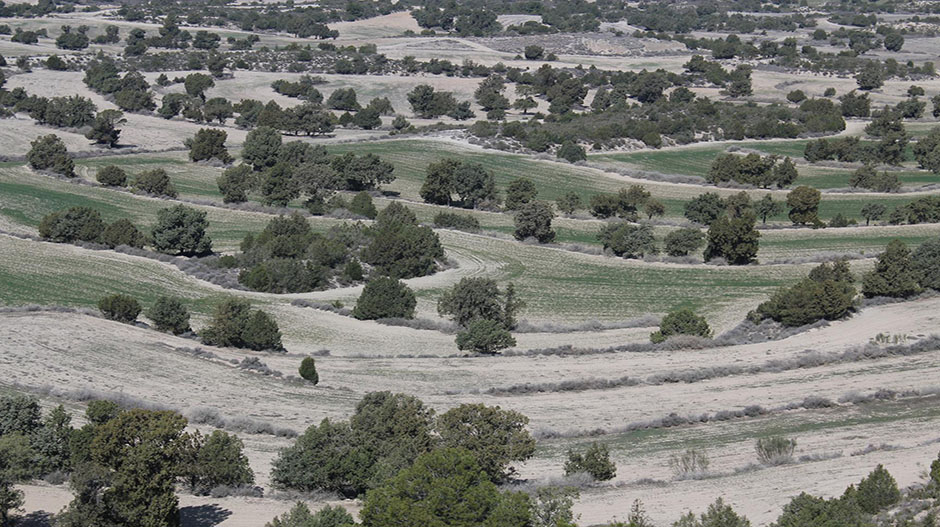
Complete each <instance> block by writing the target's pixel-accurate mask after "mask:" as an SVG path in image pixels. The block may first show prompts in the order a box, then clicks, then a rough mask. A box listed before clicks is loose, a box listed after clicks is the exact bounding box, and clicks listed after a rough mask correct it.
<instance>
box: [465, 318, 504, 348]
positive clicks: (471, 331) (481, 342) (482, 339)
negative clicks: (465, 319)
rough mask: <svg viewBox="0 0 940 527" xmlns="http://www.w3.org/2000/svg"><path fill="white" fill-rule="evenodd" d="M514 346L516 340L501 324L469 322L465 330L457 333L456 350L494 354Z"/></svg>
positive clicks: (484, 320) (495, 322) (489, 321)
mask: <svg viewBox="0 0 940 527" xmlns="http://www.w3.org/2000/svg"><path fill="white" fill-rule="evenodd" d="M515 345H516V339H514V338H512V335H511V334H510V333H509V331H508V330H507V329H506V327H505V326H504V325H503V323H502V322H500V321H496V320H488V319H477V320H474V321H473V322H470V325H469V326H468V327H467V329H466V330H464V331H461V332H460V333H457V349H459V350H461V351H463V350H470V351H475V352H477V353H496V352H498V351H499V350H502V349H505V348H511V347H512V346H515Z"/></svg>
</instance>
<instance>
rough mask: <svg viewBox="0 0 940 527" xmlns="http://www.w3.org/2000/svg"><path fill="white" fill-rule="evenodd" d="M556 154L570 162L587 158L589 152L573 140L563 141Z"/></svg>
mask: <svg viewBox="0 0 940 527" xmlns="http://www.w3.org/2000/svg"><path fill="white" fill-rule="evenodd" d="M556 156H557V157H559V158H561V159H564V160H565V161H568V162H569V163H576V162H578V161H584V160H586V159H587V153H586V152H585V151H584V147H583V146H581V145H579V144H577V143H574V142H572V141H565V142H564V143H562V144H561V146H560V147H558V152H557V153H556Z"/></svg>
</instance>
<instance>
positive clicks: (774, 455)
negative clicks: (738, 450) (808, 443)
mask: <svg viewBox="0 0 940 527" xmlns="http://www.w3.org/2000/svg"><path fill="white" fill-rule="evenodd" d="M754 448H755V450H756V451H757V459H759V460H760V462H761V463H763V464H765V465H783V464H785V463H789V462H790V461H791V460H792V459H793V451H794V450H796V439H791V438H788V437H783V436H770V437H762V438H760V439H758V440H757V444H756V445H755V446H754Z"/></svg>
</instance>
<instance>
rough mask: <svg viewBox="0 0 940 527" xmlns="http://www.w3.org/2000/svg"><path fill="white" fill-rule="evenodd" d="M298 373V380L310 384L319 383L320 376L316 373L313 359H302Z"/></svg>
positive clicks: (315, 364) (315, 363)
mask: <svg viewBox="0 0 940 527" xmlns="http://www.w3.org/2000/svg"><path fill="white" fill-rule="evenodd" d="M297 372H298V373H300V378H301V379H303V380H305V381H307V382H309V383H311V384H314V385H316V384H318V383H319V382H320V374H319V373H317V362H316V361H315V360H314V359H313V357H304V359H303V360H302V361H300V368H298V370H297Z"/></svg>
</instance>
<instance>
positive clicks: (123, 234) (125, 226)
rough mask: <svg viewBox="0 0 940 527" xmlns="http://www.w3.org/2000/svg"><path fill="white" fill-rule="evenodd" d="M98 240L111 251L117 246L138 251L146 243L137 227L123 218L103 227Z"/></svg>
mask: <svg viewBox="0 0 940 527" xmlns="http://www.w3.org/2000/svg"><path fill="white" fill-rule="evenodd" d="M98 240H99V241H100V242H101V243H103V244H105V245H107V246H108V247H110V248H112V249H113V248H115V247H117V246H119V245H126V246H128V247H135V248H137V249H140V248H141V247H143V246H144V242H145V241H146V240H145V237H144V234H143V233H142V232H140V230H139V229H138V228H137V226H135V225H134V224H133V223H131V220H128V219H124V218H122V219H120V220H116V221H115V222H114V223H112V224H110V225H108V226H107V227H105V228H104V230H103V231H102V232H101V236H99V238H98Z"/></svg>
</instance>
